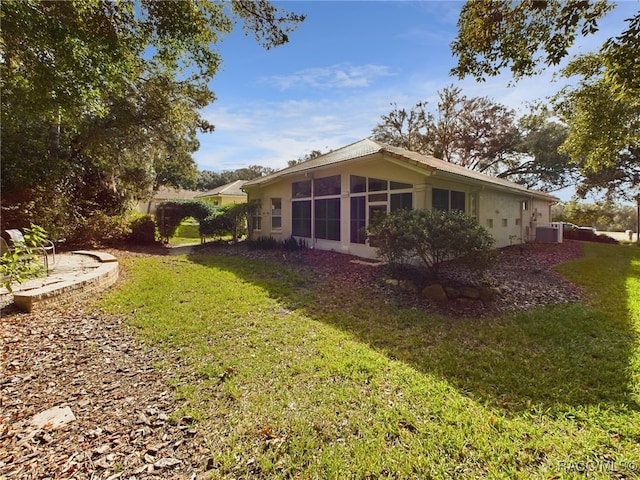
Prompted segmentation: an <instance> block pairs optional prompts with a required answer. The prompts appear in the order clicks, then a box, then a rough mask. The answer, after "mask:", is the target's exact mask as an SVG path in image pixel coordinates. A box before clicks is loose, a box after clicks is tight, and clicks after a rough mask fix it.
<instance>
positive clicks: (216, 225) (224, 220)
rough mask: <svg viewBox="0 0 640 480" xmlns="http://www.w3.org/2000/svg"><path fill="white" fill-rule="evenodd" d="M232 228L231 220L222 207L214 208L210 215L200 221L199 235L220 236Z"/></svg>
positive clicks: (228, 232)
mask: <svg viewBox="0 0 640 480" xmlns="http://www.w3.org/2000/svg"><path fill="white" fill-rule="evenodd" d="M232 230H233V222H232V221H231V218H230V216H229V215H228V214H227V212H226V211H225V210H223V209H220V208H217V209H215V210H214V211H213V212H212V213H211V215H209V216H208V217H206V218H204V219H203V220H201V221H200V236H202V237H222V236H224V235H228V234H230V233H231V231H232Z"/></svg>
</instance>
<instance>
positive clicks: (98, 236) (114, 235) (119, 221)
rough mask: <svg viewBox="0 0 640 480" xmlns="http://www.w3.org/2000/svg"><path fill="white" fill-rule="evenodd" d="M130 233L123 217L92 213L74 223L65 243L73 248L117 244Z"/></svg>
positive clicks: (127, 223)
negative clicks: (73, 246)
mask: <svg viewBox="0 0 640 480" xmlns="http://www.w3.org/2000/svg"><path fill="white" fill-rule="evenodd" d="M130 233H131V227H130V225H129V221H128V220H127V218H126V217H125V216H124V215H107V214H106V213H103V212H94V213H93V214H92V215H91V216H90V217H88V218H83V219H81V220H79V221H78V222H77V223H76V225H75V227H74V229H73V231H72V232H71V233H70V234H69V237H68V238H67V239H66V240H67V241H66V243H67V245H75V246H86V245H103V244H111V243H118V242H122V241H124V240H125V239H126V238H127V237H128V236H129V234H130Z"/></svg>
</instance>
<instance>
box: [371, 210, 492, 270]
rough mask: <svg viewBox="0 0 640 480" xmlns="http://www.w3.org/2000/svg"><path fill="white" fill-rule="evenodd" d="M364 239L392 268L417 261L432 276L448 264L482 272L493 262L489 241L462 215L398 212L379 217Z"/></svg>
mask: <svg viewBox="0 0 640 480" xmlns="http://www.w3.org/2000/svg"><path fill="white" fill-rule="evenodd" d="M367 235H368V237H369V239H370V241H372V242H373V244H374V245H375V246H376V248H377V249H378V255H379V256H380V257H382V258H384V259H385V260H387V261H388V262H390V263H391V264H392V265H395V266H398V265H401V264H402V263H404V262H406V261H408V260H409V259H412V258H418V259H420V260H421V261H422V263H423V264H424V265H425V266H426V267H427V269H428V270H429V271H430V272H431V273H432V274H433V275H434V276H437V275H438V272H439V269H440V267H441V265H442V264H443V263H444V262H446V261H448V260H453V259H458V260H459V261H461V262H464V263H466V264H467V265H469V266H472V267H474V268H480V269H482V268H486V267H487V266H489V265H490V264H491V263H492V262H493V261H494V260H495V259H496V256H495V255H496V252H495V250H493V246H494V244H495V240H494V239H493V237H492V236H491V235H490V234H489V232H487V230H486V229H485V228H484V227H482V226H480V225H479V224H478V223H477V222H476V221H475V220H473V219H472V218H471V217H469V216H467V215H465V214H464V213H463V212H456V211H454V212H444V211H431V210H399V211H397V212H392V213H390V214H389V215H385V216H381V217H379V219H378V220H377V221H376V222H374V223H373V224H371V225H370V226H369V227H368V228H367Z"/></svg>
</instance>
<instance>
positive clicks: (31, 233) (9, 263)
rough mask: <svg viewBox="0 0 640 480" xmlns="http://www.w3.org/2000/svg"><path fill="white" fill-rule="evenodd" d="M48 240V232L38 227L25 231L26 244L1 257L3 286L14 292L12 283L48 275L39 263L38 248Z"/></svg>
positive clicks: (0, 269) (0, 271) (19, 245)
mask: <svg viewBox="0 0 640 480" xmlns="http://www.w3.org/2000/svg"><path fill="white" fill-rule="evenodd" d="M46 239H47V232H46V231H45V230H44V229H43V228H42V227H40V226H38V225H33V224H32V225H31V228H25V229H24V240H25V241H24V243H23V242H19V243H16V244H14V245H13V248H12V249H10V250H9V251H7V252H5V253H3V255H2V257H0V278H1V279H2V285H3V286H4V287H5V288H6V289H7V290H9V291H10V292H11V291H12V288H11V284H12V283H22V282H24V281H25V280H28V279H30V278H34V277H41V276H44V275H46V273H47V271H46V268H45V266H44V265H43V264H42V263H40V262H39V258H38V255H37V253H36V251H37V250H36V249H37V247H38V246H39V245H40V244H42V242H43V241H44V240H46Z"/></svg>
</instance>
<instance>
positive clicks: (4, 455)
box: [0, 242, 582, 480]
mask: <svg viewBox="0 0 640 480" xmlns="http://www.w3.org/2000/svg"><path fill="white" fill-rule="evenodd" d="M197 250H198V252H199V253H203V254H206V253H211V254H225V255H244V256H248V257H257V258H271V259H276V260H278V261H280V262H283V261H284V262H287V263H289V264H291V265H295V266H298V267H299V268H303V269H311V270H312V273H313V274H314V275H316V276H317V277H318V278H319V279H320V280H322V281H326V282H329V283H331V284H332V285H333V287H334V288H344V286H350V287H351V288H371V289H372V291H373V294H376V295H385V296H387V297H388V298H389V299H390V300H392V301H395V302H400V303H402V304H410V305H411V306H414V307H416V308H424V309H425V310H427V311H437V312H439V313H443V314H446V315H449V316H451V317H452V318H455V317H456V316H459V315H470V316H473V315H478V316H481V315H486V314H490V313H499V312H505V311H509V310H514V309H516V310H518V309H527V308H531V307H534V306H539V305H546V304H552V303H563V302H568V301H569V302H570V301H575V300H577V299H578V298H579V297H578V293H579V292H578V291H577V289H576V287H575V286H574V285H572V284H571V283H569V282H567V281H566V280H564V279H563V278H562V277H561V276H560V275H559V274H557V273H556V272H555V271H553V270H552V268H551V267H552V266H553V265H555V264H557V263H561V262H564V261H567V260H572V259H574V258H578V257H579V256H581V254H582V248H581V244H580V243H579V242H565V243H563V244H560V245H545V244H531V245H526V246H525V247H524V248H523V249H520V248H519V247H510V248H507V249H504V250H503V255H502V257H501V261H500V263H499V265H498V266H496V267H495V268H494V269H492V270H491V271H490V272H487V273H485V274H484V275H483V277H482V281H484V282H490V283H491V284H492V285H493V286H495V287H496V288H498V289H500V292H501V293H500V295H499V296H498V298H496V300H495V301H493V302H489V303H485V302H478V301H473V302H469V301H463V302H458V301H451V302H446V304H445V305H442V304H435V303H433V302H430V301H427V300H424V299H422V298H421V297H420V296H419V295H416V293H415V292H407V291H404V290H401V289H398V288H397V287H393V286H390V285H389V284H388V283H387V282H386V281H385V279H386V278H387V277H388V275H387V274H386V273H385V269H384V266H383V265H381V264H379V263H376V262H369V261H362V260H359V259H357V258H355V257H351V256H347V255H340V254H337V253H332V252H320V251H315V250H307V251H302V252H294V253H284V254H283V253H282V252H258V251H249V250H247V249H246V248H245V247H243V246H238V245H232V246H211V245H205V246H203V247H198V248H197ZM111 253H113V254H114V255H116V256H117V257H122V256H124V255H156V254H164V255H166V254H168V251H167V249H154V248H151V249H141V250H140V251H138V252H123V251H111ZM445 270H446V272H447V273H446V274H445V275H446V276H445V275H443V277H444V278H446V279H447V281H449V282H451V283H455V282H458V283H473V282H476V281H478V278H477V277H475V276H468V275H469V274H468V273H465V271H463V270H460V269H458V268H457V267H455V266H451V267H450V268H447V269H445ZM125 275H126V272H125ZM465 275H466V276H468V277H465ZM414 280H415V282H416V284H419V283H420V282H424V281H429V279H424V278H417V277H416V278H415V279H414ZM0 361H1V366H0V370H1V372H2V374H1V375H0V479H2V480H5V479H7V480H9V479H11V480H13V479H62V478H65V479H67V478H68V479H72V478H77V479H87V478H91V479H117V478H123V479H124V478H126V479H157V478H163V479H165V478H166V479H169V478H171V479H196V478H206V471H207V458H208V455H207V453H208V451H207V448H206V445H205V444H204V441H203V438H202V436H201V434H200V433H199V432H198V430H197V428H196V425H195V424H194V422H193V419H191V418H188V417H184V418H180V417H178V418H176V417H175V412H176V411H177V410H178V409H179V407H180V405H179V403H178V402H177V401H176V399H175V397H174V394H173V391H172V390H171V388H170V387H169V386H168V381H169V379H170V378H171V377H172V375H173V374H175V373H176V372H177V370H178V369H179V368H180V365H179V360H178V359H177V358H175V357H173V356H172V355H170V354H168V353H166V352H159V351H157V350H154V349H152V348H148V347H146V346H144V345H141V344H140V343H139V342H138V341H137V340H136V339H135V332H132V331H131V330H130V329H129V327H127V325H126V324H124V323H123V321H122V319H120V318H117V317H114V316H112V315H107V314H104V313H102V312H94V311H90V310H88V309H87V306H86V304H82V303H78V304H75V305H73V306H71V307H66V308H53V309H49V310H46V311H40V312H35V313H32V314H22V313H17V312H12V311H11V309H10V308H9V309H5V310H4V311H3V313H2V318H1V319H0ZM160 364H162V365H163V366H164V368H162V369H158V368H156V367H157V366H158V365H160ZM53 407H62V408H66V407H68V409H67V412H68V411H70V412H71V414H72V417H69V416H67V417H65V418H64V419H62V422H63V423H62V424H61V425H60V426H56V422H57V420H58V419H52V420H50V421H48V423H44V424H35V423H34V418H37V415H38V414H41V413H43V412H47V411H50V409H52V408H53Z"/></svg>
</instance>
